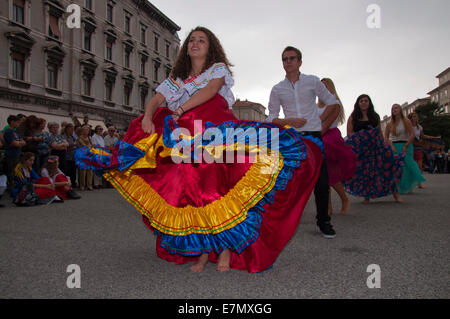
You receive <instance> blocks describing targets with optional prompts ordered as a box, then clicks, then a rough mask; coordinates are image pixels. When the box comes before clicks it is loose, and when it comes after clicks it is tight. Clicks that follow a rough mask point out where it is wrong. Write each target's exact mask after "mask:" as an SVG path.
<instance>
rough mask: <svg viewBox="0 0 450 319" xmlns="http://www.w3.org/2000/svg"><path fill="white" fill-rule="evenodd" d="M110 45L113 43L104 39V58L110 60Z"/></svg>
mask: <svg viewBox="0 0 450 319" xmlns="http://www.w3.org/2000/svg"><path fill="white" fill-rule="evenodd" d="M112 46H113V44H112V43H111V42H109V41H106V59H107V60H110V61H112Z"/></svg>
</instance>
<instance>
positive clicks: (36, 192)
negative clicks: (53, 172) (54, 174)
mask: <svg viewBox="0 0 450 319" xmlns="http://www.w3.org/2000/svg"><path fill="white" fill-rule="evenodd" d="M33 162H34V154H33V153H31V152H25V153H22V154H21V155H20V161H19V163H18V164H17V165H16V167H15V168H14V188H13V190H12V192H11V197H12V198H13V203H14V204H16V205H17V206H33V205H37V204H48V203H50V202H52V201H61V199H60V198H59V197H57V196H56V193H55V185H54V184H52V183H47V182H45V180H43V179H41V178H40V177H39V175H38V174H37V173H36V172H35V171H34V170H33Z"/></svg>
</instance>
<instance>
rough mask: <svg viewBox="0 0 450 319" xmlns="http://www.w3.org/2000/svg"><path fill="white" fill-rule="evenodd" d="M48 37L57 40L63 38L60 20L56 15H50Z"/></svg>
mask: <svg viewBox="0 0 450 319" xmlns="http://www.w3.org/2000/svg"><path fill="white" fill-rule="evenodd" d="M49 22H50V23H49V26H48V35H49V36H50V37H52V38H55V39H60V38H61V31H60V30H59V19H58V17H55V16H54V15H51V14H50V15H49Z"/></svg>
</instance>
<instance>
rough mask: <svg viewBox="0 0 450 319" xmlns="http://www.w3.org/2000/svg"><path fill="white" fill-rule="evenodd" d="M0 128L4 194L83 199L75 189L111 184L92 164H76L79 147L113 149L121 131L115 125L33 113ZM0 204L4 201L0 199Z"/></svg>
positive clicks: (27, 200)
mask: <svg viewBox="0 0 450 319" xmlns="http://www.w3.org/2000/svg"><path fill="white" fill-rule="evenodd" d="M7 122H8V124H7V125H6V126H5V127H4V128H3V130H2V131H1V132H0V149H1V158H0V199H1V198H2V196H3V194H4V193H5V192H7V193H8V194H9V195H10V197H11V198H12V200H13V202H14V203H15V204H16V205H18V206H30V205H36V204H49V203H53V202H57V203H61V202H64V201H65V200H68V199H79V198H81V196H80V195H79V194H78V193H77V192H76V191H75V190H77V191H86V190H87V191H92V190H94V189H98V188H104V187H111V186H110V184H109V183H107V182H106V181H105V180H104V179H103V178H102V177H101V176H97V175H95V174H93V172H92V171H90V170H82V169H78V168H77V166H76V164H75V159H74V154H75V150H76V149H77V148H78V147H82V146H85V145H88V146H101V147H108V148H109V149H111V150H112V148H113V146H114V144H115V143H116V142H117V141H118V140H119V138H120V136H119V135H118V133H117V132H116V129H115V128H114V126H112V125H111V126H108V128H107V131H106V132H105V131H104V128H103V127H102V126H101V125H97V126H96V127H95V128H93V127H92V126H91V125H90V124H89V119H88V118H87V117H85V118H84V120H83V122H84V123H80V122H79V121H75V120H74V123H70V122H62V123H61V124H59V123H56V122H48V123H47V121H46V120H45V119H43V118H39V117H37V116H35V115H30V116H25V115H23V114H18V115H10V116H9V117H8V118H7ZM0 206H2V205H1V204H0Z"/></svg>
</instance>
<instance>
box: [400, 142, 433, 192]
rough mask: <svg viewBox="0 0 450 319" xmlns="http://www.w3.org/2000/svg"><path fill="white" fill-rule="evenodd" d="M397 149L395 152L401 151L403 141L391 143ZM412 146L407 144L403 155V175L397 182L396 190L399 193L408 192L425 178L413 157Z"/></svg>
mask: <svg viewBox="0 0 450 319" xmlns="http://www.w3.org/2000/svg"><path fill="white" fill-rule="evenodd" d="M392 144H394V147H395V149H396V151H397V153H401V152H403V148H404V147H405V144H406V143H405V142H397V143H392ZM413 153H414V148H413V146H412V144H411V145H409V146H408V149H407V151H406V156H405V164H404V165H403V176H402V178H401V179H400V183H399V184H398V192H399V193H400V194H408V193H409V192H411V191H412V190H413V189H414V188H416V187H417V186H418V185H419V184H420V183H422V182H425V178H424V177H423V175H422V173H421V172H420V168H419V166H418V165H417V163H416V162H415V161H414V157H413Z"/></svg>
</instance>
